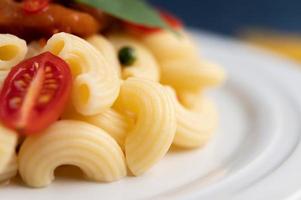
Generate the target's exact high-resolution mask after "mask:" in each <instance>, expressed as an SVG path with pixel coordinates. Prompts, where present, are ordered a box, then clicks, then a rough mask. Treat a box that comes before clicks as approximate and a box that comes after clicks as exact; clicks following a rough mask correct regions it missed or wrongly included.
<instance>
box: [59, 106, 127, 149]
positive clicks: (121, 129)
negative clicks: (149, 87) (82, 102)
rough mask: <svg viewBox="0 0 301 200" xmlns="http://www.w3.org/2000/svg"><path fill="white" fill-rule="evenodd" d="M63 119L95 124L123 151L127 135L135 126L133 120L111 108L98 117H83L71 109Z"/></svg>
mask: <svg viewBox="0 0 301 200" xmlns="http://www.w3.org/2000/svg"><path fill="white" fill-rule="evenodd" d="M62 119H75V120H81V121H84V122H87V123H90V124H93V125H95V126H97V127H99V128H101V129H103V130H104V131H106V132H107V133H108V134H110V135H111V136H112V137H113V138H114V139H115V140H116V142H117V143H118V144H119V146H120V147H121V148H122V149H124V142H125V138H126V135H127V134H128V132H129V129H130V127H131V126H132V125H133V119H132V118H130V117H127V116H126V115H124V114H122V113H121V112H119V111H117V110H115V109H113V108H109V109H108V110H106V111H103V112H102V113H99V114H97V115H91V116H83V115H81V114H79V113H77V112H76V111H75V110H74V109H73V108H72V107H71V108H68V109H67V110H66V111H65V113H64V114H63V116H62Z"/></svg>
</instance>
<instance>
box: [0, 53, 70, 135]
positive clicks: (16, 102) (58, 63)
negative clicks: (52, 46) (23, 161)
mask: <svg viewBox="0 0 301 200" xmlns="http://www.w3.org/2000/svg"><path fill="white" fill-rule="evenodd" d="M71 86H72V75H71V71H70V69H69V66H68V64H67V63H66V62H65V61H64V60H62V59H61V58H59V57H57V56H55V55H53V54H51V53H50V52H45V53H42V54H40V55H38V56H35V57H32V58H30V59H27V60H25V61H23V62H21V63H19V64H18V65H17V66H15V67H13V68H12V70H11V71H10V73H9V74H8V76H7V78H6V79H5V81H4V84H3V87H2V90H1V92H0V120H1V121H2V122H3V124H4V125H6V126H7V127H9V128H12V129H15V130H17V131H18V132H19V133H21V134H25V135H30V134H35V133H38V132H40V131H41V130H43V129H45V128H46V127H47V126H49V125H50V124H51V123H53V122H54V121H56V120H57V119H58V118H59V116H60V115H61V114H62V112H63V109H64V107H65V105H66V103H67V100H68V97H69V94H70V92H71Z"/></svg>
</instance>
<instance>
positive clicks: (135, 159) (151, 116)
mask: <svg viewBox="0 0 301 200" xmlns="http://www.w3.org/2000/svg"><path fill="white" fill-rule="evenodd" d="M116 103H117V104H119V105H118V106H119V107H120V108H123V109H124V110H127V111H131V112H134V113H135V114H136V115H137V117H136V123H135V125H134V127H133V128H132V129H131V130H130V132H129V134H128V136H127V138H126V141H125V152H126V160H127V164H128V167H129V169H130V170H131V172H132V173H133V174H134V175H140V174H142V173H144V172H145V171H146V170H148V169H149V168H151V167H152V166H153V165H154V164H155V163H157V162H158V161H159V160H161V158H162V157H163V156H164V155H165V154H166V153H167V151H168V149H169V147H170V145H171V143H172V141H173V138H174V135H175V130H176V117H175V107H174V104H173V102H172V99H171V98H170V96H169V95H168V94H167V93H166V89H165V88H164V87H163V86H162V85H160V84H159V83H156V82H154V81H149V80H144V79H141V78H129V79H127V80H126V81H124V83H123V84H122V86H121V91H120V96H119V98H118V100H117V102H116Z"/></svg>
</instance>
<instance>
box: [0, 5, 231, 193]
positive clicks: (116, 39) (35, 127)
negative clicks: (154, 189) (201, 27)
mask: <svg viewBox="0 0 301 200" xmlns="http://www.w3.org/2000/svg"><path fill="white" fill-rule="evenodd" d="M0 2H1V0H0ZM109 2H110V1H108V3H109ZM31 3H32V1H28V2H22V1H15V2H14V3H13V4H11V5H10V3H9V2H4V3H3V5H2V4H1V3H0V5H2V6H3V7H5V6H12V7H14V6H16V8H18V9H16V11H17V12H15V11H14V10H13V9H12V11H11V12H12V14H14V15H15V16H16V19H18V17H19V14H20V13H19V11H21V10H23V11H25V12H30V16H29V15H28V16H27V15H23V14H22V15H20V16H21V17H24V18H26V19H28V20H24V23H25V24H24V23H23V21H22V22H21V20H20V22H16V21H15V19H14V18H13V19H11V20H7V19H9V17H10V16H7V19H6V20H2V21H8V22H7V23H4V25H5V30H0V32H1V31H2V32H11V33H16V31H18V34H16V35H18V36H20V37H21V38H24V39H25V40H26V42H28V43H27V44H26V42H25V40H23V39H20V38H18V37H16V36H14V35H10V34H0V183H1V182H3V183H9V180H11V179H12V178H13V177H15V176H16V175H17V174H18V173H19V175H20V178H21V179H22V180H23V182H24V183H25V184H26V185H28V186H30V187H34V188H40V187H46V186H48V185H50V184H51V183H52V182H53V181H54V179H55V175H58V176H59V175H60V174H59V173H55V171H56V169H57V168H59V167H61V166H69V167H70V166H73V167H74V166H75V167H77V168H79V169H80V170H81V171H82V172H83V175H84V176H85V177H86V178H87V179H88V180H90V181H95V182H111V181H116V180H119V179H121V178H123V177H124V176H126V175H127V173H128V172H129V173H130V174H132V175H134V176H139V175H142V174H144V173H145V172H147V171H148V170H150V169H151V168H152V167H153V166H154V165H155V164H157V163H158V162H159V161H160V160H161V159H162V158H163V157H164V156H165V155H166V154H167V153H168V152H169V149H170V147H171V146H172V145H174V146H177V147H181V148H179V149H181V150H188V149H193V148H197V147H202V146H204V144H206V143H207V142H208V140H209V139H210V138H211V136H212V135H213V133H214V131H215V129H216V128H217V127H218V114H217V107H216V105H215V104H214V102H213V101H212V100H211V99H209V98H207V96H206V92H205V91H206V90H207V89H208V88H210V87H216V86H219V85H221V83H223V81H224V79H225V72H224V71H223V69H222V68H221V67H220V66H219V65H218V64H215V63H214V62H211V61H207V60H205V59H203V58H201V57H199V52H198V50H197V48H196V45H194V42H193V41H192V39H191V38H190V36H189V35H188V33H187V32H186V31H185V29H184V27H183V26H182V23H181V22H180V21H179V20H177V19H176V17H173V16H170V15H169V14H168V13H165V12H161V11H159V15H158V17H161V18H162V20H163V21H166V23H167V24H169V25H170V26H171V28H173V29H174V30H175V31H178V34H174V33H173V32H171V31H168V30H165V29H161V28H159V27H157V26H155V24H153V25H154V26H151V27H150V26H148V25H150V24H144V23H142V22H143V21H144V20H142V21H141V20H139V21H141V23H140V22H139V23H138V24H136V23H135V20H131V21H127V20H125V19H118V20H115V17H117V18H120V17H121V18H122V16H115V17H114V18H112V17H110V16H107V13H106V12H101V13H98V12H96V11H97V10H95V9H93V8H92V9H91V8H90V7H89V6H92V7H93V6H94V4H93V5H88V7H89V8H88V7H86V6H82V5H77V3H76V2H74V3H72V6H71V5H69V4H65V3H63V2H61V1H55V2H47V3H46V4H43V5H40V7H39V8H38V10H39V12H33V10H32V8H31V7H32V5H31ZM53 3H55V5H53ZM140 3H142V2H140ZM88 4H90V3H88ZM109 4H110V3H109ZM109 4H108V5H109ZM113 4H114V6H115V7H118V6H122V8H123V9H124V8H125V7H124V3H121V2H120V3H116V2H114V3H113ZM141 5H143V3H142V4H141ZM43 6H48V7H49V8H51V9H43V8H44V7H43ZM52 6H53V7H52ZM77 6H79V7H77ZM110 6H113V5H110ZM65 7H66V8H65ZM10 8H11V7H10ZM4 9H5V8H4ZM28 9H29V10H28ZM56 9H59V10H58V11H59V12H56ZM78 9H79V10H78ZM0 10H1V9H0ZM48 11H49V12H50V11H51V13H46V14H45V16H48V15H49V14H50V15H49V16H51V17H50V18H47V21H46V18H45V19H42V18H41V19H40V18H39V15H38V16H34V15H35V14H36V13H40V14H42V15H43V12H48ZM14 12H15V13H14ZM138 12H139V9H138ZM64 14H66V16H69V17H67V18H65V16H64ZM108 14H109V13H108ZM141 14H143V13H141ZM42 15H41V16H42ZM59 15H62V16H59ZM43 16H44V15H43ZM57 16H59V17H57ZM141 16H142V15H141ZM2 17H3V16H2ZM28 17H30V19H29V18H28ZM0 18H1V15H0ZM20 19H21V18H20ZM49 20H50V21H49ZM60 20H62V21H60ZM158 20H159V19H158ZM0 21H1V19H0ZM43 21H44V22H45V23H43V24H40V23H41V22H43ZM146 21H147V20H146ZM163 21H162V22H163ZM12 22H14V23H12ZM50 22H51V23H50ZM115 22H117V23H116V24H113V23H115ZM69 23H70V24H69ZM0 24H1V22H0ZM16 24H18V25H20V26H16ZM53 25H55V26H53ZM0 26H1V25H0ZM6 26H7V27H6ZM6 28H7V30H6ZM0 29H1V28H0ZM19 31H20V33H19ZM62 31H65V32H62ZM45 38H49V39H48V40H47V41H46V40H45ZM70 72H71V73H70ZM2 124H3V126H2ZM7 127H9V128H7ZM66 169H67V170H69V169H70V168H66ZM56 172H61V174H63V175H65V173H66V171H60V170H57V171H56ZM13 180H15V179H13ZM12 183H15V181H12Z"/></svg>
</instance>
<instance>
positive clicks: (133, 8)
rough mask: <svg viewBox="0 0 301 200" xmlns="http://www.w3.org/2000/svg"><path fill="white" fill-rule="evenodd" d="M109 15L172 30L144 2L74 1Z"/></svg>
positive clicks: (132, 0)
mask: <svg viewBox="0 0 301 200" xmlns="http://www.w3.org/2000/svg"><path fill="white" fill-rule="evenodd" d="M75 1H76V2H78V3H83V4H86V5H89V6H92V7H95V8H99V9H101V10H102V11H104V12H106V13H108V14H111V15H112V16H115V17H117V18H120V19H123V20H125V21H129V22H133V23H136V24H141V25H145V26H149V27H157V28H163V29H169V30H171V31H172V32H174V30H173V29H172V28H171V27H170V26H169V25H168V24H167V23H166V22H165V21H164V20H162V18H161V17H160V15H159V13H158V12H157V11H156V10H155V9H154V8H153V7H152V6H150V5H149V4H148V3H146V2H145V1H144V0H75Z"/></svg>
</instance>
